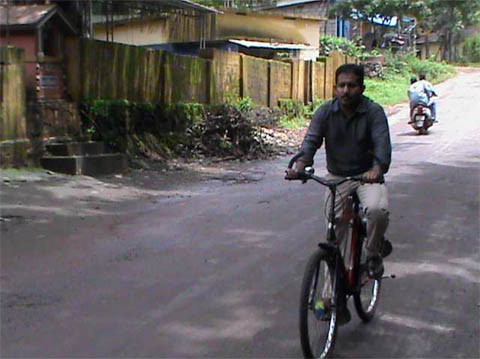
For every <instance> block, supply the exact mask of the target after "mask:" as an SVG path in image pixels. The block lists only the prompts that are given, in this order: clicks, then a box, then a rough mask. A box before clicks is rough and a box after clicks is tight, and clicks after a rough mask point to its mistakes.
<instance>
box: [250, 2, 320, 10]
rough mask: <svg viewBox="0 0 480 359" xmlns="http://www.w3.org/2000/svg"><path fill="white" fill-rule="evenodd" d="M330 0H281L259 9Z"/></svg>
mask: <svg viewBox="0 0 480 359" xmlns="http://www.w3.org/2000/svg"><path fill="white" fill-rule="evenodd" d="M327 1H328V0H283V1H282V0H280V1H278V2H277V3H276V5H275V6H265V7H261V8H259V10H271V9H279V8H283V7H289V6H299V5H306V4H310V3H314V2H327Z"/></svg>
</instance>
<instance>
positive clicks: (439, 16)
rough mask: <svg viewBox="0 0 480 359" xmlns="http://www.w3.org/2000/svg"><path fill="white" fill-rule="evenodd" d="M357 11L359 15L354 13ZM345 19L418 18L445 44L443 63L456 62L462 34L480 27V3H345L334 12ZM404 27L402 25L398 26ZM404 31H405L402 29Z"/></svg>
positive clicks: (415, 0) (386, 0)
mask: <svg viewBox="0 0 480 359" xmlns="http://www.w3.org/2000/svg"><path fill="white" fill-rule="evenodd" d="M352 9H355V11H352ZM332 12H333V13H334V14H335V15H338V16H342V17H344V18H350V19H355V18H358V17H360V18H362V19H366V20H367V21H372V20H373V17H374V16H375V15H382V16H385V17H386V19H389V18H391V17H393V16H397V18H398V19H402V18H403V17H404V16H414V17H415V18H416V19H417V20H418V21H421V22H423V23H426V24H428V25H429V27H431V29H432V31H434V32H437V33H439V34H440V35H441V37H442V40H443V56H442V57H443V59H446V60H453V59H454V57H455V56H454V53H455V50H454V49H455V47H454V43H455V42H456V41H459V40H460V38H461V36H460V34H461V32H462V30H463V29H464V28H465V27H466V26H468V25H472V24H476V23H480V0H344V1H341V2H338V3H337V4H336V5H335V6H334V7H333V9H332ZM398 23H399V24H400V26H401V23H402V21H399V22H398ZM398 30H399V31H401V28H399V29H398Z"/></svg>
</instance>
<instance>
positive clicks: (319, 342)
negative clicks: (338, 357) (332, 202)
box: [300, 249, 337, 358]
mask: <svg viewBox="0 0 480 359" xmlns="http://www.w3.org/2000/svg"><path fill="white" fill-rule="evenodd" d="M334 272H335V271H334V264H333V263H332V261H331V258H330V257H329V256H328V254H327V253H326V252H325V251H324V250H323V249H318V250H317V251H316V252H315V253H314V254H313V255H312V256H311V257H310V260H309V261H308V263H307V267H306V269H305V274H304V277H303V282H302V290H301V295H300V341H301V344H302V351H303V355H304V357H305V358H326V357H328V356H329V354H331V353H332V351H333V348H334V346H335V339H336V334H337V313H336V305H335V299H334V293H333V289H332V288H333V280H334Z"/></svg>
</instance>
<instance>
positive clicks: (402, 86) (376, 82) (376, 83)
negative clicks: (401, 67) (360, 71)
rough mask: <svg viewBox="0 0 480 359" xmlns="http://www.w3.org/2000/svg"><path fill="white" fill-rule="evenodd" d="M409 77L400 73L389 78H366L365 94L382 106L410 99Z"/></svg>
mask: <svg viewBox="0 0 480 359" xmlns="http://www.w3.org/2000/svg"><path fill="white" fill-rule="evenodd" d="M409 84H410V81H409V79H408V78H406V77H404V76H400V75H396V76H389V77H388V78H387V79H385V80H382V79H365V87H366V89H365V92H364V94H365V96H367V97H368V98H370V99H371V100H373V101H375V102H377V103H379V104H380V105H382V106H385V105H395V104H397V103H401V102H405V101H407V100H408V94H407V90H408V86H409Z"/></svg>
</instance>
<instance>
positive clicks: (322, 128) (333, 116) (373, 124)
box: [302, 96, 392, 176]
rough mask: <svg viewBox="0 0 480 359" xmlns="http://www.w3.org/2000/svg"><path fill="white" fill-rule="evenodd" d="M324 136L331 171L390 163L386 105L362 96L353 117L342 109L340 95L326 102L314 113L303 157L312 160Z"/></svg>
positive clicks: (347, 171) (355, 172) (357, 170)
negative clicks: (348, 116) (383, 105)
mask: <svg viewBox="0 0 480 359" xmlns="http://www.w3.org/2000/svg"><path fill="white" fill-rule="evenodd" d="M324 140H325V150H326V154H327V169H328V172H330V173H332V174H334V175H338V176H355V175H360V174H362V173H364V172H366V171H368V170H370V169H371V168H372V167H373V165H375V164H380V165H381V167H382V169H383V171H384V172H387V171H388V168H389V167H390V161H391V156H392V146H391V143H390V133H389V129H388V120H387V116H386V115H385V111H384V110H383V107H382V106H380V105H379V104H377V103H375V102H373V101H371V100H370V99H368V98H367V97H365V96H362V99H361V102H360V104H359V105H358V107H357V109H356V111H355V113H354V115H353V116H352V117H351V118H347V116H346V115H345V114H344V113H343V111H342V110H341V109H340V104H339V101H338V99H334V100H330V101H328V102H326V103H324V104H323V105H322V106H321V107H320V108H319V109H318V110H317V111H316V112H315V114H314V115H313V119H312V122H311V123H310V126H309V128H308V132H307V134H306V136H305V139H304V140H303V143H302V150H303V152H304V155H303V157H302V161H304V162H305V163H307V164H308V165H310V164H313V156H314V155H315V152H316V151H317V149H318V148H320V146H321V145H322V143H323V141H324Z"/></svg>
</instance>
